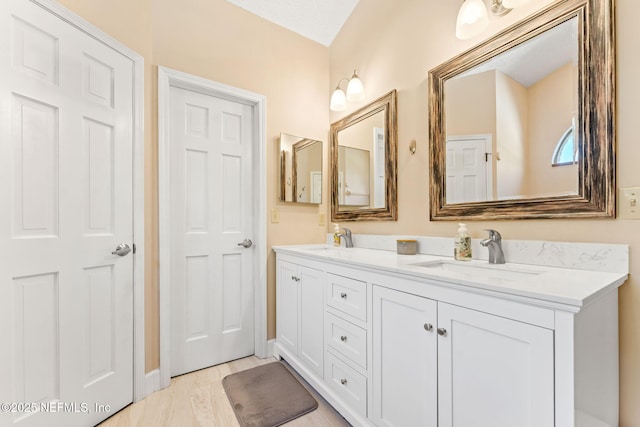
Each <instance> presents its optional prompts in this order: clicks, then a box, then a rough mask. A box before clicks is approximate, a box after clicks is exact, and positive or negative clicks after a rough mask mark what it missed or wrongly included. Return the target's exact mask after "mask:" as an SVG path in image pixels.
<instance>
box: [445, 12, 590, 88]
mask: <svg viewBox="0 0 640 427" xmlns="http://www.w3.org/2000/svg"><path fill="white" fill-rule="evenodd" d="M577 34H578V19H577V18H572V19H570V20H568V21H566V22H564V23H562V24H560V25H557V26H555V27H553V28H552V29H550V30H548V31H545V32H544V33H542V34H539V35H538V36H536V37H535V38H533V39H530V40H528V41H526V42H524V43H522V44H520V45H518V46H516V47H515V48H512V49H509V50H508V51H507V52H505V53H502V54H501V55H498V56H495V57H493V58H491V59H490V60H488V61H485V62H483V63H482V64H480V65H478V66H476V67H473V68H471V69H470V70H468V71H466V72H464V73H461V74H459V75H457V76H456V77H455V78H459V77H465V76H468V75H471V74H476V73H481V72H484V71H489V70H494V69H495V70H498V71H500V72H502V73H504V74H506V75H508V76H509V77H511V78H512V79H514V80H515V81H517V82H519V83H520V84H521V85H523V86H524V87H530V86H531V85H533V84H535V83H536V82H538V81H539V80H541V79H543V78H544V77H546V76H547V75H549V74H551V73H552V72H554V71H555V70H557V69H558V68H560V67H562V66H563V65H566V64H567V63H569V62H570V63H572V64H574V65H577V64H578V39H577Z"/></svg>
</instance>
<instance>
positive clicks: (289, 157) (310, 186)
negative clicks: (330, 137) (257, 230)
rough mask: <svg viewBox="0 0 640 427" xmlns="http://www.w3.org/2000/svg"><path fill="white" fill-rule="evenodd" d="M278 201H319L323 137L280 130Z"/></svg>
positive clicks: (319, 202) (312, 202)
mask: <svg viewBox="0 0 640 427" xmlns="http://www.w3.org/2000/svg"><path fill="white" fill-rule="evenodd" d="M280 201H282V202H293V203H309V204H321V203H322V141H317V140H313V139H309V138H302V137H299V136H294V135H289V134H286V133H281V134H280Z"/></svg>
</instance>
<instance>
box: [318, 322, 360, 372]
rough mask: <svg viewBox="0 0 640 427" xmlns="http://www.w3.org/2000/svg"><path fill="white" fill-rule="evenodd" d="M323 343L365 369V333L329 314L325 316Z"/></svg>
mask: <svg viewBox="0 0 640 427" xmlns="http://www.w3.org/2000/svg"><path fill="white" fill-rule="evenodd" d="M324 331H325V342H326V343H327V344H328V345H329V346H331V348H333V349H334V350H336V351H337V352H339V353H340V354H342V355H343V356H345V357H347V358H349V359H351V360H352V361H354V362H355V363H357V364H358V365H360V366H361V367H363V368H364V369H367V331H366V330H364V329H362V328H360V327H358V326H356V325H354V324H353V323H350V322H347V321H346V320H343V319H341V318H339V317H337V316H334V315H332V314H330V313H327V314H326V324H325V328H324Z"/></svg>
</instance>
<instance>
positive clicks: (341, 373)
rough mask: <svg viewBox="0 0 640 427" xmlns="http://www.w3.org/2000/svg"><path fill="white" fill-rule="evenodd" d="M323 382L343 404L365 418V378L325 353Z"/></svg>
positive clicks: (328, 353)
mask: <svg viewBox="0 0 640 427" xmlns="http://www.w3.org/2000/svg"><path fill="white" fill-rule="evenodd" d="M324 360H325V370H324V372H325V381H326V382H327V384H328V385H329V387H331V389H332V390H333V391H335V392H336V394H337V395H339V396H340V397H341V398H342V399H343V400H344V401H345V403H346V404H347V405H348V406H349V407H351V408H353V409H354V410H355V411H356V412H358V413H360V414H361V415H362V416H364V417H366V416H367V378H366V377H364V376H362V375H360V374H359V373H358V372H356V371H355V370H354V369H353V368H351V367H350V366H349V365H347V364H346V363H344V362H343V361H342V360H340V359H339V358H337V357H336V356H334V355H333V354H331V353H330V352H326V353H325V359H324Z"/></svg>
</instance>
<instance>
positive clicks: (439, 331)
mask: <svg viewBox="0 0 640 427" xmlns="http://www.w3.org/2000/svg"><path fill="white" fill-rule="evenodd" d="M438 335H441V336H445V335H447V330H446V329H445V328H438Z"/></svg>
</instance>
